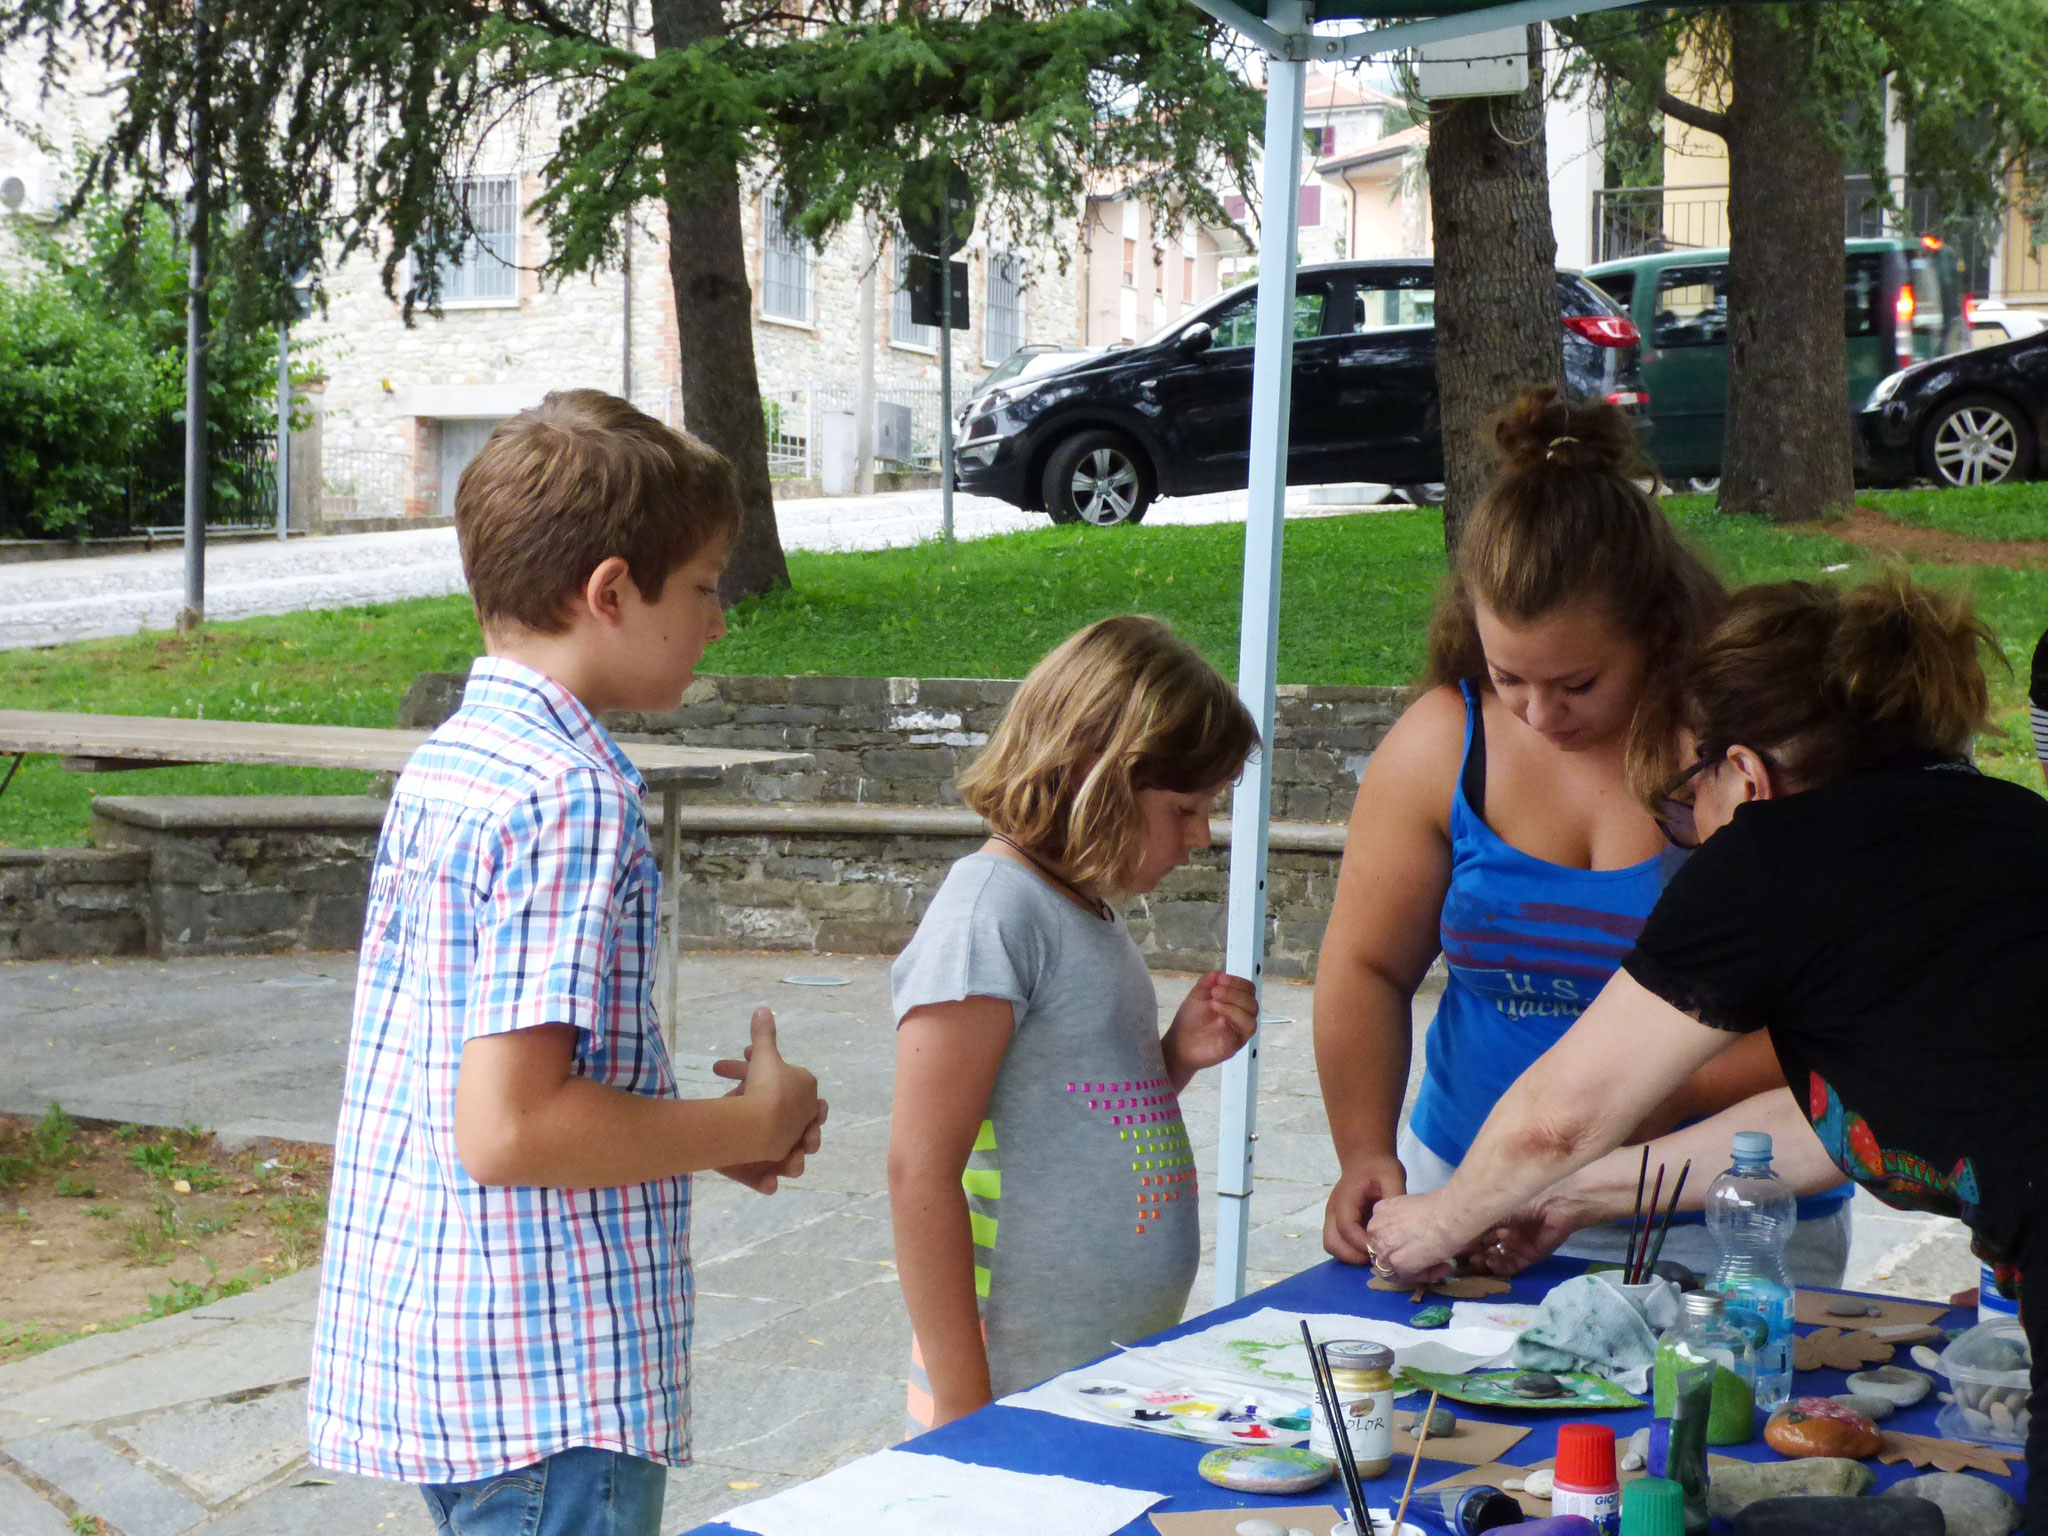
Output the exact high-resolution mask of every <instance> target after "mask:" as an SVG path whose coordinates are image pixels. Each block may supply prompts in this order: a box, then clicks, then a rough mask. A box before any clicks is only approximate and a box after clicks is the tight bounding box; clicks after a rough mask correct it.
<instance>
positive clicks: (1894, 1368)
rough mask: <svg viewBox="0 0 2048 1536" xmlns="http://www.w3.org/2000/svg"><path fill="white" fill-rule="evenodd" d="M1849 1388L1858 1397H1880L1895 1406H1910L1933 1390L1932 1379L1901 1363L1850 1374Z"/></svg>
mask: <svg viewBox="0 0 2048 1536" xmlns="http://www.w3.org/2000/svg"><path fill="white" fill-rule="evenodd" d="M1849 1390H1850V1391H1851V1392H1853V1393H1855V1394H1856V1395H1857V1396H1858V1397H1881V1398H1883V1399H1884V1400H1885V1401H1886V1402H1888V1403H1891V1404H1893V1405H1895V1406H1897V1407H1900V1408H1910V1407H1912V1406H1913V1405H1914V1404H1915V1403H1917V1402H1919V1401H1920V1400H1921V1399H1922V1398H1923V1397H1925V1396H1926V1395H1927V1394H1928V1393H1929V1392H1931V1391H1933V1390H1934V1381H1933V1379H1932V1378H1931V1377H1928V1376H1923V1375H1922V1374H1921V1373H1920V1372H1918V1371H1909V1370H1907V1369H1906V1368H1905V1367H1904V1366H1902V1365H1881V1366H1879V1367H1878V1368H1877V1369H1876V1370H1874V1371H1858V1372H1857V1373H1856V1374H1855V1375H1853V1376H1851V1377H1850V1378H1849Z"/></svg>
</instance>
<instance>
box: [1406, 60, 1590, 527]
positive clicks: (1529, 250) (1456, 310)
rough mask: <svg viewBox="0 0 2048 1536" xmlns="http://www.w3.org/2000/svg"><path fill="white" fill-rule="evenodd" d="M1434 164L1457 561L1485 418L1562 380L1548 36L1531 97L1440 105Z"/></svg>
mask: <svg viewBox="0 0 2048 1536" xmlns="http://www.w3.org/2000/svg"><path fill="white" fill-rule="evenodd" d="M1427 164H1428V171H1429V203H1430V213H1431V217H1432V218H1433V220H1434V222H1435V224H1436V379H1437V400H1438V402H1439V411H1440V415H1441V418H1442V423H1443V444H1444V496H1445V499H1444V551H1445V553H1446V554H1447V555H1455V554H1456V553H1457V549H1458V540H1459V539H1460V538H1461V537H1462V536H1463V534H1464V530H1465V519H1466V518H1467V517H1469V516H1470V515H1471V512H1472V508H1473V505H1474V504H1475V503H1476V502H1477V501H1478V499H1479V495H1480V493H1481V492H1482V491H1483V490H1484V489H1485V488H1486V480H1487V477H1488V475H1490V474H1491V473H1492V472H1493V466H1494V462H1495V459H1494V450H1493V444H1492V442H1491V440H1490V439H1489V438H1488V437H1487V435H1486V423H1487V421H1488V419H1489V418H1491V417H1492V416H1493V415H1494V413H1495V412H1497V411H1499V410H1500V409H1501V408H1502V407H1504V406H1506V405H1508V404H1509V403H1510V402H1511V401H1512V400H1513V399H1514V397H1515V392H1516V391H1517V390H1518V389H1521V388H1522V387H1523V386H1524V385H1529V384H1554V383H1559V382H1561V381H1562V379H1563V377H1564V326H1563V322H1562V321H1561V320H1560V319H1559V318H1558V309H1557V278H1556V270H1557V237H1556V235H1555V234H1554V233H1552V231H1551V227H1550V170H1549V166H1548V165H1547V164H1546V151H1545V148H1544V142H1543V54H1542V51H1541V29H1540V28H1536V27H1531V28H1530V29H1529V88H1528V89H1527V90H1526V91H1524V92H1523V93H1522V94H1521V95H1520V96H1494V97H1475V98H1472V99H1469V100H1464V101H1452V102H1446V103H1444V104H1442V105H1441V106H1439V107H1437V108H1436V110H1435V111H1434V112H1432V113H1431V115H1430V120H1429V150H1428V161H1427Z"/></svg>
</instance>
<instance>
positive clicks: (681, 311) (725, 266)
mask: <svg viewBox="0 0 2048 1536" xmlns="http://www.w3.org/2000/svg"><path fill="white" fill-rule="evenodd" d="M649 22H650V25H649V29H648V30H649V31H650V32H651V34H652V35H653V38H654V46H655V48H656V49H657V50H663V49H671V48H687V47H689V46H690V45H691V44H692V43H696V42H700V41H702V40H703V39H705V38H707V37H717V36H720V35H722V34H723V33H724V31H725V14H724V11H723V9H722V8H721V5H720V0H652V5H651V8H650V16H649ZM664 191H665V195H664V199H663V200H664V202H665V203H666V204H667V207H668V269H669V281H670V282H671V283H672V284H673V285H674V287H675V302H676V332H677V337H678V340H679V341H680V343H681V347H682V374H683V420H684V423H685V425H687V426H688V427H689V429H690V431H692V432H694V433H695V434H696V435H697V436H698V437H701V438H703V439H704V441H705V442H707V443H709V444H710V445H711V446H712V447H714V448H716V449H717V450H718V451H719V452H720V453H722V454H724V455H725V456H726V457H727V458H728V459H730V460H731V461H732V467H733V471H734V473H735V474H736V475H737V476H738V477H739V486H740V528H739V535H738V537H737V538H736V539H735V540H734V543H733V549H732V557H731V559H729V560H728V561H727V562H726V566H725V576H724V578H723V579H722V580H721V581H720V583H719V592H720V595H721V596H722V597H723V598H724V599H725V601H726V603H727V605H728V606H730V605H731V604H733V603H736V602H739V601H740V600H741V599H742V598H748V597H757V596H759V595H760V594H761V593H763V592H771V591H774V590H776V589H777V588H782V587H787V586H788V585H789V562H788V561H787V560H785V559H784V558H783V554H782V539H781V537H780V535H779V534H778V533H777V532H776V527H775V500H774V496H773V494H772V493H771V491H770V489H769V483H768V432H767V428H766V426H765V425H764V424H763V422H762V419H761V379H760V375H759V374H758V373H757V372H756V371H755V369H754V305H753V289H752V287H751V286H750V285H749V283H748V282H747V246H746V236H745V233H744V231H743V230H742V228H741V223H740V219H741V206H742V205H741V201H740V177H739V167H738V166H736V165H730V166H728V165H721V166H718V167H716V168H712V169H706V168H703V167H701V166H697V167H693V168H692V169H691V170H690V171H689V172H688V173H687V174H681V173H671V174H670V175H669V176H668V177H667V179H666V186H665V189H664Z"/></svg>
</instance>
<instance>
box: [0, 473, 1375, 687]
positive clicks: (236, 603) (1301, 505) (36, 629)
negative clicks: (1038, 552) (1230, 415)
mask: <svg viewBox="0 0 2048 1536" xmlns="http://www.w3.org/2000/svg"><path fill="white" fill-rule="evenodd" d="M1332 489H1333V488H1328V487H1308V486H1299V487H1296V488H1295V489H1293V490H1292V491H1290V492H1289V493H1288V511H1289V513H1290V514H1291V515H1298V516H1313V515H1317V514H1330V513H1337V512H1346V511H1356V510H1358V509H1359V508H1360V507H1361V506H1363V505H1367V504H1369V503H1368V502H1367V501H1365V500H1363V499H1357V500H1350V501H1346V502H1341V503H1339V502H1325V501H1320V500H1318V499H1317V497H1318V494H1319V493H1320V494H1322V495H1328V494H1331V491H1332ZM1379 491H1380V488H1378V487H1374V488H1371V489H1370V490H1368V491H1365V492H1363V493H1362V496H1363V497H1372V496H1377V495H1378V494H1379ZM1244 509H1245V496H1244V493H1243V492H1242V491H1236V492H1230V493H1225V494H1221V495H1215V496H1190V497H1180V498H1176V499H1174V500H1170V501H1163V502H1160V503H1158V504H1157V505H1156V506H1155V507H1154V508H1153V509H1152V512H1151V514H1150V516H1149V517H1148V519H1147V521H1148V522H1149V523H1153V524H1163V525H1176V524H1178V525H1189V524H1195V523H1219V522H1236V521H1242V520H1243V518H1244ZM776 517H777V520H778V522H779V524H780V526H781V529H782V542H783V546H784V548H786V549H792V550H853V549H885V548H890V547H893V546H898V545H904V544H914V543H916V542H918V541H919V540H921V539H929V538H934V537H936V536H937V534H938V531H939V493H938V492H937V491H909V492H904V493H901V494H898V495H890V496H864V497H863V496H844V497H817V498H813V499H804V500H795V501H785V502H779V503H778V504H777V505H776ZM954 526H955V529H956V531H957V532H958V534H959V536H960V537H961V538H968V539H974V538H983V537H986V536H987V535H989V534H992V533H1008V532H1013V531H1016V530H1018V529H1025V528H1042V527H1044V526H1045V518H1044V517H1043V516H1042V515H1041V514H1039V513H1035V512H1020V511H1018V510H1017V509H1016V508H1015V507H1012V506H1008V505H1006V504H1005V503H1003V502H1000V501H994V500H991V499H989V498H988V497H984V496H960V497H956V498H955V500H954ZM1103 536H1104V537H1114V536H1115V530H1113V529H1112V530H1105V532H1104V534H1103ZM462 590H463V582H462V561H461V557H460V555H459V554H458V553H457V551H456V547H455V531H454V530H453V529H452V528H422V529H419V530H416V531H415V530H407V531H404V532H400V533H359V534H347V535H337V536H333V537H328V538H319V539H301V540H297V541H294V542H292V543H290V544H278V543H274V542H270V541H261V542H253V543H235V544H220V545H216V546H214V547H213V548H211V549H209V550H208V551H207V564H206V614H207V617H208V618H210V619H242V618H249V617H251V616H253V615H256V614H264V613H296V612H299V611H301V610H304V609H312V608H356V607H361V606H363V605H364V604H366V603H383V602H394V601H397V600H399V599H402V598H409V597H445V596H447V595H449V594H450V593H455V592H460V591H462ZM184 601H185V556H184V551H183V550H182V549H181V548H175V547H174V548H170V549H164V550H159V551H156V552H155V553H152V554H139V555H95V556H89V557H86V558H82V559H76V560H41V561H34V562H31V563H27V564H21V565H0V650H10V649H15V648H19V647H23V646H39V645H61V644H63V643H64V642H65V641H68V640H90V639H95V638H98V637H101V636H107V635H132V634H134V633H136V632H137V631H138V630H164V629H170V628H172V627H174V626H175V624H176V623H177V617H178V609H179V608H180V607H182V606H183V604H184Z"/></svg>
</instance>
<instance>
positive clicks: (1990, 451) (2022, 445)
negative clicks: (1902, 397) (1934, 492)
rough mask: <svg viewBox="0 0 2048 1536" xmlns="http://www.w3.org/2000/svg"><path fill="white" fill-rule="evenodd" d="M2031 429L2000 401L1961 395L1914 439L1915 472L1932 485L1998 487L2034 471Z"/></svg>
mask: <svg viewBox="0 0 2048 1536" xmlns="http://www.w3.org/2000/svg"><path fill="white" fill-rule="evenodd" d="M2034 446H2035V445H2034V429H2033V427H2032V426H2031V425H2030V424H2029V423H2028V421H2027V419H2026V418H2025V417H2024V416H2022V415H2021V414H2020V413H2019V412H2018V411H2015V410H2014V409H2013V408H2012V407H2011V406H2010V405H2008V404H2006V402H2005V401H2003V400H1998V399H1994V398H1993V397H1992V396H1990V395H1965V396H1963V397H1962V398H1961V399H1960V400H1951V401H1950V402H1949V403H1948V404H1947V405H1945V406H1943V407H1942V408H1941V409H1940V410H1938V411H1936V412H1935V413H1934V417H1933V419H1932V420H1931V421H1929V422H1928V423H1927V427H1926V429H1925V430H1924V431H1923V432H1922V433H1921V435H1920V467H1921V470H1922V471H1923V472H1924V473H1925V474H1926V475H1927V478H1928V479H1930V480H1932V481H1934V482H1935V483H1936V484H1938V485H2000V484H2003V483H2004V482H2005V481H2007V480H2024V479H2026V478H2027V477H2028V476H2030V475H2032V474H2033V472H2034Z"/></svg>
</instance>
